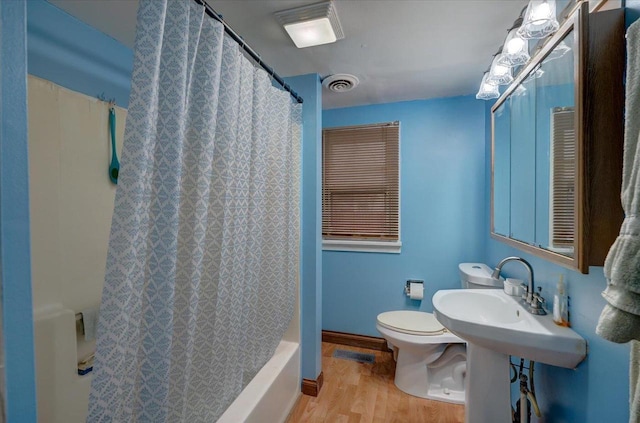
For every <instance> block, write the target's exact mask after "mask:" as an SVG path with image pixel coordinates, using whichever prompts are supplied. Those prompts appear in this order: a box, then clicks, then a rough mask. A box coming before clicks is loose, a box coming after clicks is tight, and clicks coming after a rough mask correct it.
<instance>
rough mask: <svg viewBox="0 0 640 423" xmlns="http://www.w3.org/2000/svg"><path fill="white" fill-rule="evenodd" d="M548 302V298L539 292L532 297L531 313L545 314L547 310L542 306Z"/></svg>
mask: <svg viewBox="0 0 640 423" xmlns="http://www.w3.org/2000/svg"><path fill="white" fill-rule="evenodd" d="M543 303H546V300H545V299H544V298H543V297H542V296H541V295H540V294H538V293H537V292H536V293H534V294H533V296H532V297H531V305H530V306H529V313H531V314H538V315H545V314H547V312H546V311H545V310H544V308H542V304H543Z"/></svg>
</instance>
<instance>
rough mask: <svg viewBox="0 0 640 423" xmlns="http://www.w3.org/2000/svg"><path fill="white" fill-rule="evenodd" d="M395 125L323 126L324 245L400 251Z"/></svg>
mask: <svg viewBox="0 0 640 423" xmlns="http://www.w3.org/2000/svg"><path fill="white" fill-rule="evenodd" d="M399 133H400V124H399V123H398V122H392V123H381V124H375V125H366V126H351V127H344V128H330V129H325V130H324V131H323V135H322V166H323V169H322V170H323V173H322V239H323V248H324V249H325V250H342V251H370V252H391V253H399V252H400V246H401V243H400V198H399V197H400V189H399V188H400V187H399V185H400V178H399V174H400V148H399Z"/></svg>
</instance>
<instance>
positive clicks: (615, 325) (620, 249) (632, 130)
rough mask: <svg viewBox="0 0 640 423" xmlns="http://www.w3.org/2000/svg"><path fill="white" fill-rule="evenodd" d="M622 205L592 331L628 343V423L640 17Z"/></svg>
mask: <svg viewBox="0 0 640 423" xmlns="http://www.w3.org/2000/svg"><path fill="white" fill-rule="evenodd" d="M625 110H626V112H625V113H626V116H625V127H624V159H623V168H622V193H621V196H620V197H621V199H622V208H623V209H624V212H625V219H624V222H623V223H622V227H621V228H620V235H619V236H618V238H617V239H616V241H615V242H614V244H613V246H612V247H611V249H610V250H609V254H607V259H606V260H605V263H604V275H605V277H606V278H607V288H606V289H605V291H604V292H603V293H602V296H603V297H604V298H605V300H607V304H606V305H605V308H604V310H602V314H601V315H600V320H599V321H598V326H597V327H596V333H597V334H598V335H600V336H602V337H603V338H605V339H608V340H610V341H613V342H618V343H623V342H629V341H632V340H633V342H632V343H631V357H630V364H629V423H640V364H639V361H640V344H639V343H638V340H640V148H639V146H640V139H639V137H640V21H636V22H634V23H633V24H632V25H631V26H630V27H629V29H628V30H627V84H626V99H625Z"/></svg>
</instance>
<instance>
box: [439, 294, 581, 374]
mask: <svg viewBox="0 0 640 423" xmlns="http://www.w3.org/2000/svg"><path fill="white" fill-rule="evenodd" d="M433 308H434V314H435V316H436V318H437V319H438V320H439V321H440V323H442V325H444V326H445V327H446V328H447V329H449V330H450V331H451V332H453V333H455V334H456V335H458V336H459V337H460V338H462V339H464V340H465V341H467V342H470V343H473V344H475V345H478V346H480V347H483V348H487V349H489V350H493V351H496V352H499V353H502V354H508V355H515V356H518V357H522V358H526V359H529V360H533V361H537V362H540V363H546V364H551V365H554V366H560V367H567V368H575V367H576V366H577V365H578V363H580V362H581V361H582V360H583V359H584V358H585V356H586V353H587V343H586V341H585V340H584V338H582V337H581V336H580V335H578V334H577V333H576V332H575V331H573V330H571V329H569V328H565V327H561V326H558V325H556V324H555V323H553V319H552V317H551V316H550V315H545V316H536V315H533V314H531V313H529V312H528V311H527V310H526V309H525V307H524V306H523V305H521V304H520V302H519V299H517V298H514V297H511V296H509V295H507V294H505V293H504V291H502V290H501V289H453V290H442V291H438V292H436V293H435V295H434V296H433Z"/></svg>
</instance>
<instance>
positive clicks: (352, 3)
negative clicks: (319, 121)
mask: <svg viewBox="0 0 640 423" xmlns="http://www.w3.org/2000/svg"><path fill="white" fill-rule="evenodd" d="M49 1H50V2H51V3H53V4H54V5H56V6H58V7H60V8H62V9H64V10H66V11H67V12H68V13H70V14H71V15H74V16H76V17H77V18H79V19H80V20H82V21H84V22H86V23H88V24H89V25H91V26H93V27H95V28H97V29H99V30H101V31H103V32H105V33H107V34H109V35H111V36H112V37H113V38H115V39H117V40H119V41H121V42H122V43H124V44H126V45H127V46H129V47H132V46H133V40H134V34H135V19H136V17H135V15H136V9H137V0H49ZM317 1H318V0H208V2H209V4H210V5H211V6H212V7H213V8H214V9H216V11H218V13H221V14H222V15H223V16H224V19H225V20H226V21H227V22H228V23H229V24H230V25H231V27H232V28H233V29H234V30H235V31H236V32H237V33H238V34H240V35H241V36H243V37H244V39H245V40H246V41H247V43H248V44H249V45H251V47H253V49H254V50H256V51H257V52H258V53H259V54H260V55H261V57H262V59H263V60H264V61H265V62H267V63H268V64H269V65H271V66H273V67H274V68H275V70H276V72H278V73H279V74H280V75H282V76H292V75H301V74H306V73H313V72H315V73H318V74H320V76H321V77H325V76H327V75H330V74H334V73H351V74H354V75H356V76H357V77H358V78H359V79H360V86H358V87H357V88H356V89H354V90H353V91H350V92H347V93H333V92H329V91H326V90H325V91H324V92H323V108H325V109H331V108H337V107H348V106H355V105H363V104H378V103H388V102H395V101H404V100H416V99H426V98H436V97H450V96H456V95H464V94H473V93H475V92H476V91H477V89H478V85H479V83H480V79H481V77H482V72H483V71H484V70H485V69H486V68H487V66H488V65H489V63H490V61H491V56H492V54H494V53H495V51H496V49H497V48H498V46H499V45H500V44H501V43H502V41H503V40H504V37H505V36H506V30H507V28H509V26H510V25H511V24H512V23H513V21H514V20H515V18H516V17H517V16H518V15H519V13H520V10H521V9H522V8H523V7H524V6H525V5H526V4H527V1H526V0H335V3H336V9H337V11H338V16H339V18H340V21H341V23H342V27H343V30H344V33H345V39H343V40H339V41H337V42H335V43H332V44H326V45H323V46H316V47H309V48H305V49H298V48H296V47H295V46H294V45H293V42H292V41H291V40H290V39H289V37H288V36H287V34H286V32H285V31H284V29H283V28H282V27H281V26H280V25H279V24H278V23H277V21H276V19H275V18H274V16H273V13H274V12H276V11H279V10H284V9H289V8H292V7H297V6H301V5H306V4H311V3H315V2H317Z"/></svg>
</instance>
